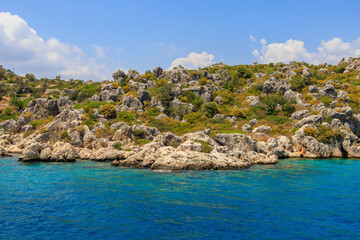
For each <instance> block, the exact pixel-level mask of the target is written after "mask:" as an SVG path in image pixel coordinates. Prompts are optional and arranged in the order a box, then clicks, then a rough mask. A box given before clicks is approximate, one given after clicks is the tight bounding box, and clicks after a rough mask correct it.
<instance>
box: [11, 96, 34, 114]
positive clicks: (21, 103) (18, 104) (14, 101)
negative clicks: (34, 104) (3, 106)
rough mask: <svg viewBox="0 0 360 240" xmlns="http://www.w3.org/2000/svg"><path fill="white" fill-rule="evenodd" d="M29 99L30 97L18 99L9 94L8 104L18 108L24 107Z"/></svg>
mask: <svg viewBox="0 0 360 240" xmlns="http://www.w3.org/2000/svg"><path fill="white" fill-rule="evenodd" d="M30 101H31V98H26V99H24V100H20V99H19V98H18V97H17V96H16V95H15V94H10V105H12V106H14V107H16V108H17V109H19V110H21V109H24V108H25V107H26V106H27V104H28V103H29V102H30Z"/></svg>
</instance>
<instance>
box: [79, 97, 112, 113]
mask: <svg viewBox="0 0 360 240" xmlns="http://www.w3.org/2000/svg"><path fill="white" fill-rule="evenodd" d="M104 104H106V102H92V101H89V100H87V101H85V102H82V103H77V104H75V105H74V108H75V109H84V111H85V112H90V111H92V110H93V109H94V108H100V107H101V106H102V105H104Z"/></svg>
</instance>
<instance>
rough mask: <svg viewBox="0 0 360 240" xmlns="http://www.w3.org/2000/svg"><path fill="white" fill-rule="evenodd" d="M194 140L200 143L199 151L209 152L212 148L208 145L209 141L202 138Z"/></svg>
mask: <svg viewBox="0 0 360 240" xmlns="http://www.w3.org/2000/svg"><path fill="white" fill-rule="evenodd" d="M195 142H198V143H200V144H201V152H204V153H210V152H211V151H212V150H213V148H212V147H211V146H210V144H209V142H205V141H202V140H195Z"/></svg>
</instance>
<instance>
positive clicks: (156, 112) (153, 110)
mask: <svg viewBox="0 0 360 240" xmlns="http://www.w3.org/2000/svg"><path fill="white" fill-rule="evenodd" d="M160 113H161V111H160V108H157V107H153V108H151V109H150V110H149V116H152V117H157V116H158V115H159V114H160Z"/></svg>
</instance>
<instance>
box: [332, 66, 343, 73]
mask: <svg viewBox="0 0 360 240" xmlns="http://www.w3.org/2000/svg"><path fill="white" fill-rule="evenodd" d="M334 71H335V72H336V73H343V72H344V71H345V67H338V68H335V70H334Z"/></svg>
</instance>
